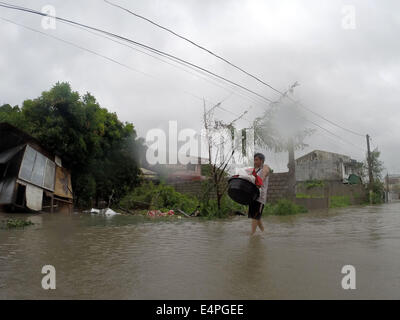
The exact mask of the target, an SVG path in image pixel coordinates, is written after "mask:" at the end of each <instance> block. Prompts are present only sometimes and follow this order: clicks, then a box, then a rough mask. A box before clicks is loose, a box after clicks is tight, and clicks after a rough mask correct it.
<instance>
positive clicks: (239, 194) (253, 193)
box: [228, 177, 260, 205]
mask: <svg viewBox="0 0 400 320" xmlns="http://www.w3.org/2000/svg"><path fill="white" fill-rule="evenodd" d="M228 195H229V197H231V199H232V200H233V201H235V202H237V203H240V204H244V205H248V204H250V203H251V202H253V201H254V200H256V199H257V198H258V197H259V195H260V190H259V189H258V188H257V187H256V185H255V184H254V183H251V182H250V181H248V180H246V179H242V178H235V177H233V178H230V179H229V180H228Z"/></svg>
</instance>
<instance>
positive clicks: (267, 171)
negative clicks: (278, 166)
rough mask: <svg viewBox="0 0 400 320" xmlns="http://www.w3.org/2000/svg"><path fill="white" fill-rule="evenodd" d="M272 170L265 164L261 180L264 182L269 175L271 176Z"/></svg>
mask: <svg viewBox="0 0 400 320" xmlns="http://www.w3.org/2000/svg"><path fill="white" fill-rule="evenodd" d="M269 172H270V169H269V167H268V166H267V165H266V164H264V167H263V169H262V173H261V178H262V179H263V180H264V179H265V178H266V177H267V176H268V175H269Z"/></svg>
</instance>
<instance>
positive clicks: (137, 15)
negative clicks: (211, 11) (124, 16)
mask: <svg viewBox="0 0 400 320" xmlns="http://www.w3.org/2000/svg"><path fill="white" fill-rule="evenodd" d="M104 2H106V3H108V4H109V5H112V6H114V7H117V8H120V9H122V10H124V11H126V12H128V13H130V14H132V15H134V16H135V17H138V18H140V19H143V20H145V21H147V22H150V23H151V24H153V25H155V26H157V27H158V28H161V29H163V30H165V31H167V32H169V33H171V34H173V35H174V36H177V37H178V38H181V39H183V40H185V41H187V42H189V43H191V44H192V45H194V46H196V47H198V48H200V49H201V50H204V51H206V52H208V53H209V54H211V55H213V56H214V57H216V58H218V59H220V60H222V61H224V62H226V63H227V64H229V65H230V66H232V67H234V68H236V69H238V70H240V71H241V72H243V73H245V74H246V75H248V76H250V77H252V78H254V79H256V80H257V81H259V82H261V83H262V84H264V85H266V86H268V87H269V88H270V89H272V90H274V91H276V92H277V93H279V94H282V93H281V92H280V91H279V90H277V89H275V88H274V87H272V86H271V85H269V84H268V83H266V82H264V81H263V80H261V79H260V78H258V77H256V76H254V75H252V74H251V73H249V72H247V71H246V70H244V69H242V68H241V67H239V66H237V65H235V64H233V63H232V62H230V61H229V60H227V59H225V58H223V57H221V56H220V55H218V54H216V53H214V52H212V51H211V50H209V49H207V48H205V47H203V46H201V45H199V44H198V43H196V42H194V41H193V40H190V39H188V38H186V37H184V36H182V35H180V34H178V33H176V32H175V31H173V30H171V29H169V28H166V27H164V26H162V25H160V24H158V23H156V22H154V21H152V20H150V19H149V18H146V17H144V16H142V15H140V14H137V13H135V12H133V11H131V10H129V9H127V8H124V7H122V6H120V5H117V4H115V3H112V2H111V1H107V0H104Z"/></svg>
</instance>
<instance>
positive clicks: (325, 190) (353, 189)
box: [296, 181, 366, 204]
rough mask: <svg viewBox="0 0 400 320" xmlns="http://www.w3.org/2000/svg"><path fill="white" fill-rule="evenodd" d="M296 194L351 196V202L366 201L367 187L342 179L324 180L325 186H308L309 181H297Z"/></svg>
mask: <svg viewBox="0 0 400 320" xmlns="http://www.w3.org/2000/svg"><path fill="white" fill-rule="evenodd" d="M296 194H297V195H299V194H301V195H306V196H309V197H311V198H330V197H332V196H349V198H350V203H351V204H361V203H363V202H364V201H365V194H366V193H365V187H364V186H363V185H361V184H353V185H350V184H343V183H342V182H340V181H324V182H323V186H318V187H312V188H308V187H307V183H304V182H297V184H296Z"/></svg>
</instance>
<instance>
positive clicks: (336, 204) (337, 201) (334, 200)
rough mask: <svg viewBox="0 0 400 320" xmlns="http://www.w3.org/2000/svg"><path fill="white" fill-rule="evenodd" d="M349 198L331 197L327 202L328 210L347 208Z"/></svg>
mask: <svg viewBox="0 0 400 320" xmlns="http://www.w3.org/2000/svg"><path fill="white" fill-rule="evenodd" d="M350 204H351V203H350V197H349V196H332V197H330V201H329V208H342V207H347V206H349V205H350Z"/></svg>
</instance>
